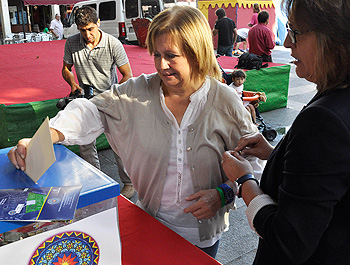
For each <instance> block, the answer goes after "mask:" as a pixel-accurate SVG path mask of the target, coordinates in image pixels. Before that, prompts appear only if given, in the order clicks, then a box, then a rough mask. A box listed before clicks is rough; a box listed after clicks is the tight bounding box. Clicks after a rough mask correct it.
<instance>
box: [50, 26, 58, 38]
mask: <svg viewBox="0 0 350 265" xmlns="http://www.w3.org/2000/svg"><path fill="white" fill-rule="evenodd" d="M50 32H51V33H52V34H53V35H55V36H56V38H58V35H57V34H56V33H55V32H54V30H53V29H51V28H50Z"/></svg>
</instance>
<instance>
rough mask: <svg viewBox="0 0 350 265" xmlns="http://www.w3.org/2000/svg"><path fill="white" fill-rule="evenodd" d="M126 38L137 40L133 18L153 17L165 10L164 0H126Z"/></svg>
mask: <svg viewBox="0 0 350 265" xmlns="http://www.w3.org/2000/svg"><path fill="white" fill-rule="evenodd" d="M124 7H125V27H126V40H128V41H134V40H137V38H136V35H135V32H134V28H133V26H132V23H131V20H132V19H134V20H135V19H137V18H149V19H153V18H154V17H155V16H156V15H157V14H158V13H159V12H161V11H163V10H164V5H163V1H162V0H124Z"/></svg>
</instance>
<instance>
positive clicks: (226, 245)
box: [99, 46, 316, 265]
mask: <svg viewBox="0 0 350 265" xmlns="http://www.w3.org/2000/svg"><path fill="white" fill-rule="evenodd" d="M272 57H273V61H274V62H276V63H284V64H288V63H290V62H291V61H292V60H293V58H292V57H291V56H290V50H289V49H285V48H284V47H282V46H277V47H276V48H275V49H274V51H273V54H272ZM291 65H292V66H291V74H290V82H289V96H288V106H287V107H286V108H282V109H277V110H273V111H269V112H264V113H262V116H263V118H264V120H265V122H266V123H268V124H269V125H271V126H272V127H273V128H275V129H276V130H277V131H278V132H279V134H278V136H277V138H276V140H275V141H274V142H273V144H276V143H277V142H278V140H280V139H281V138H282V137H283V134H284V133H285V131H286V129H288V127H289V126H290V125H291V124H292V122H293V120H294V118H295V116H296V115H297V114H298V113H299V111H300V110H301V108H302V107H303V106H304V105H305V104H306V103H307V102H308V101H309V100H310V99H311V98H312V97H313V96H314V95H315V91H316V90H315V85H313V84H311V83H309V82H307V81H305V80H302V79H300V78H298V77H297V76H296V75H295V66H294V65H293V64H291ZM99 156H100V161H101V167H102V171H103V172H105V173H106V174H108V175H109V176H111V177H112V178H114V179H115V180H117V181H118V182H120V179H119V176H118V173H117V172H118V171H117V166H116V164H115V160H114V157H113V154H112V152H111V150H110V149H108V150H103V151H99ZM121 187H122V184H121ZM131 200H132V201H134V202H135V201H136V200H137V194H135V195H134V196H133V198H132V199H131ZM237 208H238V209H237V210H236V211H231V214H230V224H231V225H230V229H229V231H228V232H226V233H225V234H224V235H223V237H222V239H221V241H220V247H219V251H218V254H217V260H218V261H219V262H221V263H222V264H225V265H233V264H234V265H247V264H252V262H253V259H254V255H255V251H256V248H257V243H258V239H257V236H256V235H255V233H254V232H252V231H251V229H250V227H249V225H248V222H247V220H246V217H245V213H244V210H245V209H246V206H245V204H244V202H243V201H242V200H241V199H239V200H237Z"/></svg>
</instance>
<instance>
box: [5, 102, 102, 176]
mask: <svg viewBox="0 0 350 265" xmlns="http://www.w3.org/2000/svg"><path fill="white" fill-rule="evenodd" d="M49 126H50V133H51V139H52V143H57V142H60V143H63V144H65V145H84V144H89V143H91V142H92V141H93V140H94V139H96V138H97V137H98V136H99V135H100V134H101V133H103V131H104V128H103V124H102V121H101V117H100V113H99V110H98V109H97V107H96V105H95V104H93V103H92V102H91V101H89V100H87V99H85V98H77V99H75V100H73V101H72V102H70V103H69V104H68V105H67V106H66V108H65V109H64V110H63V111H60V112H58V113H57V115H56V116H55V117H53V118H52V119H50V121H49ZM30 140H31V139H28V138H27V139H22V140H20V141H19V142H18V144H17V145H16V147H14V148H12V149H11V150H10V152H9V153H8V157H9V159H10V161H11V163H12V164H13V165H15V167H16V168H17V169H21V170H25V161H24V159H25V157H26V147H27V145H28V143H29V142H30Z"/></svg>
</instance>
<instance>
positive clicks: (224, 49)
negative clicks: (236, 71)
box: [216, 45, 233, 57]
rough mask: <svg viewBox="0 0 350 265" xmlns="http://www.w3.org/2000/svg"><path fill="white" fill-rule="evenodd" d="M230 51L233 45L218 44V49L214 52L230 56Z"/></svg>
mask: <svg viewBox="0 0 350 265" xmlns="http://www.w3.org/2000/svg"><path fill="white" fill-rule="evenodd" d="M232 51H233V45H231V46H222V45H218V49H217V50H216V53H217V54H220V55H226V56H229V57H232Z"/></svg>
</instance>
